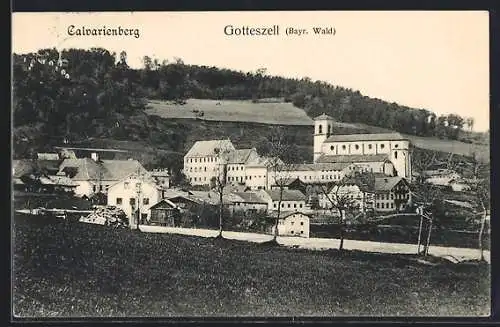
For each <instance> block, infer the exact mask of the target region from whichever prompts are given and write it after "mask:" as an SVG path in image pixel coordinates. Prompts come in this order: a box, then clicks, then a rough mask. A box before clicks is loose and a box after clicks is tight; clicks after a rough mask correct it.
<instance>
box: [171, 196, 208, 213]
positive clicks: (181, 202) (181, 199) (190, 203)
mask: <svg viewBox="0 0 500 327" xmlns="http://www.w3.org/2000/svg"><path fill="white" fill-rule="evenodd" d="M165 199H167V200H169V201H170V202H172V203H173V204H175V206H176V207H177V208H178V209H179V210H181V211H196V209H197V208H198V207H200V206H201V205H203V201H202V200H200V199H197V198H195V197H193V196H191V195H183V194H179V195H175V196H169V197H166V198H165Z"/></svg>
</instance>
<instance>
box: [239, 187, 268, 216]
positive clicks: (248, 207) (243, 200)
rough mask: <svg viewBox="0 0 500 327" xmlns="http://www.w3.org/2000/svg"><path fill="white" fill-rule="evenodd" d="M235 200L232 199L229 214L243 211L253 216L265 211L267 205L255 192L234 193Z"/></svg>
mask: <svg viewBox="0 0 500 327" xmlns="http://www.w3.org/2000/svg"><path fill="white" fill-rule="evenodd" d="M233 194H234V195H236V196H237V198H236V199H232V201H231V205H230V210H231V212H233V213H234V212H236V211H244V212H245V213H247V214H253V213H256V212H258V211H267V207H268V203H267V201H265V200H264V199H262V198H261V197H259V195H258V194H257V193H255V192H237V193H236V192H235V193H233Z"/></svg>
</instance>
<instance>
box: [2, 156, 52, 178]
mask: <svg viewBox="0 0 500 327" xmlns="http://www.w3.org/2000/svg"><path fill="white" fill-rule="evenodd" d="M12 169H13V177H21V176H23V175H26V174H32V173H35V172H38V173H41V172H43V171H44V170H45V171H48V172H56V171H58V170H59V160H27V159H21V160H12Z"/></svg>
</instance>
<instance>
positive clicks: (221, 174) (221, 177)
mask: <svg viewBox="0 0 500 327" xmlns="http://www.w3.org/2000/svg"><path fill="white" fill-rule="evenodd" d="M231 151H232V149H230V148H228V147H225V146H224V144H223V143H222V142H221V143H220V146H219V147H217V148H215V149H214V152H215V153H214V154H215V157H216V161H217V163H218V165H217V167H216V174H215V176H214V177H212V179H211V187H212V189H213V190H214V191H215V192H216V193H217V195H218V196H219V235H218V236H217V238H222V229H223V224H224V202H223V198H224V190H225V188H226V185H227V162H228V159H229V155H230V153H231Z"/></svg>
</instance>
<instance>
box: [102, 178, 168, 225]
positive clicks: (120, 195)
mask: <svg viewBox="0 0 500 327" xmlns="http://www.w3.org/2000/svg"><path fill="white" fill-rule="evenodd" d="M107 194H108V203H107V204H108V205H110V206H116V207H118V208H120V209H122V210H123V211H124V212H125V214H126V216H127V217H128V218H129V219H130V226H131V227H134V226H137V218H138V217H139V218H140V222H141V223H148V222H149V221H150V219H151V212H150V208H151V206H152V205H153V204H156V203H158V202H160V200H161V196H162V192H161V188H160V187H159V186H158V185H157V184H156V183H155V181H154V180H153V179H152V178H151V177H150V176H148V175H135V174H133V175H129V176H128V177H125V178H123V179H122V180H120V181H119V182H116V183H114V184H111V185H110V186H109V188H108V192H107Z"/></svg>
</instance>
